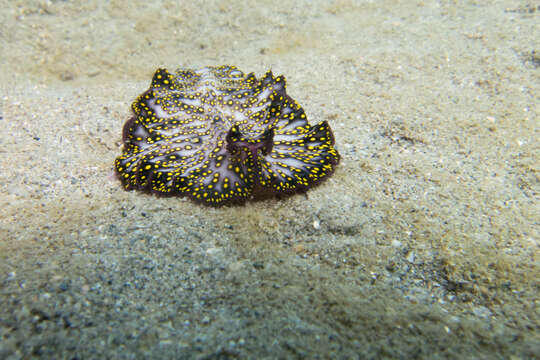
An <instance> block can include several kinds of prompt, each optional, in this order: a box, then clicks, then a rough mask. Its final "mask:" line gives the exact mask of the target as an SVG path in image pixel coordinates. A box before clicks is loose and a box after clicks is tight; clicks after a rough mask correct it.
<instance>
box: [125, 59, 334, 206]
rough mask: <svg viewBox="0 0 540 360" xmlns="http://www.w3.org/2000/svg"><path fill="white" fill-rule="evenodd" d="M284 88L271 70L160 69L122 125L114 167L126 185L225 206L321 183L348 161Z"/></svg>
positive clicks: (323, 125) (324, 127) (323, 128)
mask: <svg viewBox="0 0 540 360" xmlns="http://www.w3.org/2000/svg"><path fill="white" fill-rule="evenodd" d="M285 88H286V85H285V78H284V77H283V76H277V77H275V76H274V75H273V74H272V72H271V71H268V72H267V73H266V74H265V75H264V76H263V77H262V78H261V79H257V78H256V77H255V75H253V73H250V74H248V75H244V73H243V72H242V71H240V70H238V69H237V68H236V67H235V66H228V65H225V66H219V67H205V68H202V69H199V70H191V69H179V70H177V71H176V73H175V74H171V73H169V72H168V71H167V70H165V69H158V70H157V71H156V72H155V74H154V77H153V79H152V84H151V86H150V88H149V89H148V90H147V91H145V92H144V93H143V94H142V95H140V96H139V97H138V98H137V99H136V100H135V102H133V104H132V109H133V113H134V115H133V117H131V118H130V119H129V120H128V121H127V122H126V123H125V125H124V129H123V142H124V148H123V153H122V155H120V156H119V157H118V158H117V159H116V162H115V166H116V171H117V174H118V176H119V178H120V179H121V181H122V183H123V184H124V187H125V188H126V189H127V190H132V189H137V190H146V191H150V192H152V193H157V194H161V195H176V196H184V195H187V196H190V197H192V198H194V199H196V200H199V201H201V202H203V203H205V204H208V205H221V204H226V203H231V202H238V201H240V202H241V201H243V200H245V199H249V198H256V197H259V196H262V195H261V194H266V195H268V194H270V195H271V196H272V195H277V194H292V193H295V192H299V191H305V190H307V189H308V188H309V187H311V186H312V185H315V184H317V183H319V182H320V181H321V180H323V179H324V178H326V177H328V176H329V175H331V174H332V173H333V171H334V169H335V167H336V166H337V164H338V162H339V159H340V157H339V154H338V152H337V151H336V149H335V148H334V136H333V134H332V131H331V129H330V126H329V125H328V123H327V122H326V121H323V122H320V123H319V124H317V125H314V126H312V125H310V124H309V123H308V121H307V118H306V115H305V113H304V110H303V109H302V107H301V106H300V105H299V104H298V103H297V102H296V101H295V100H293V99H292V98H291V97H289V95H287V93H286V91H285Z"/></svg>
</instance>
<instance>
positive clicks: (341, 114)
mask: <svg viewBox="0 0 540 360" xmlns="http://www.w3.org/2000/svg"><path fill="white" fill-rule="evenodd" d="M533 3H534V2H530V1H519V0H518V1H511V0H505V1H390V0H381V1H368V0H365V1H361V0H358V1H354V0H336V1H309V0H299V1H288V0H286V1H279V2H275V1H240V0H232V1H226V2H221V1H217V0H216V1H204V2H190V1H185V2H181V1H179V2H167V1H156V2H152V1H142V0H135V1H129V2H128V1H120V0H111V1H97V0H92V1H85V2H82V1H54V0H52V1H41V0H40V1H28V0H26V1H23V0H10V1H8V0H0V8H1V9H2V11H1V12H0V90H1V91H0V129H1V136H0V154H1V156H0V305H1V308H0V358H2V359H22V358H24V359H30V358H47V359H105V358H109V359H136V358H145V359H192V358H195V359H234V358H238V359H245V358H251V359H317V358H318V359H354V358H358V359H365V358H370V359H380V358H389V359H390V358H392V359H393V358H396V359H412V358H416V359H442V358H459V359H532V358H538V357H539V354H540V300H539V299H540V296H539V287H540V286H539V285H540V283H539V279H540V262H539V254H540V195H539V190H540V181H539V178H540V175H539V168H540V159H539V158H540V145H539V144H540V141H539V139H540V116H539V114H540V6H538V5H537V4H536V5H531V4H533ZM488 4H489V5H488ZM222 64H231V65H236V66H238V67H239V68H240V69H241V70H243V71H244V72H246V73H247V72H254V73H255V74H256V75H257V76H260V75H262V74H264V72H265V71H266V70H268V69H272V71H273V72H274V74H276V75H280V74H282V75H284V76H285V77H286V79H287V86H288V87H287V91H288V93H290V94H291V96H292V97H293V98H294V99H296V100H298V102H299V103H300V104H301V105H302V106H303V107H304V109H305V110H306V113H307V115H308V119H309V120H310V122H311V123H317V122H320V121H323V120H327V121H328V122H329V123H330V126H331V127H332V129H333V131H334V135H335V138H336V147H337V149H338V151H339V152H340V154H341V156H342V159H341V163H340V165H339V166H338V169H337V171H336V172H335V174H334V175H333V176H332V177H331V178H330V179H328V180H327V181H325V182H324V183H323V184H321V185H320V186H318V187H316V188H314V189H311V190H310V191H308V192H307V193H306V194H302V195H296V196H292V197H289V198H286V199H270V200H265V201H257V202H248V203H247V204H246V205H244V206H233V207H222V208H209V207H204V206H202V205H199V204H195V203H193V202H192V201H190V200H189V199H183V198H158V197H156V196H152V195H148V194H143V193H140V192H126V191H124V190H123V188H122V186H121V184H120V182H119V181H118V180H117V178H116V177H115V174H114V172H113V163H114V159H115V158H116V156H118V155H119V154H120V153H121V147H122V141H121V140H122V139H121V137H122V126H123V124H124V122H125V121H126V120H127V119H128V118H129V116H130V112H131V110H130V104H131V102H132V101H133V100H134V99H135V98H136V96H138V95H139V94H140V93H142V92H143V91H144V90H146V89H147V88H148V85H149V83H150V80H151V76H152V74H153V72H154V71H155V70H156V68H158V67H165V68H168V69H171V70H174V69H176V68H179V67H189V68H199V67H202V66H207V65H222Z"/></svg>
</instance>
